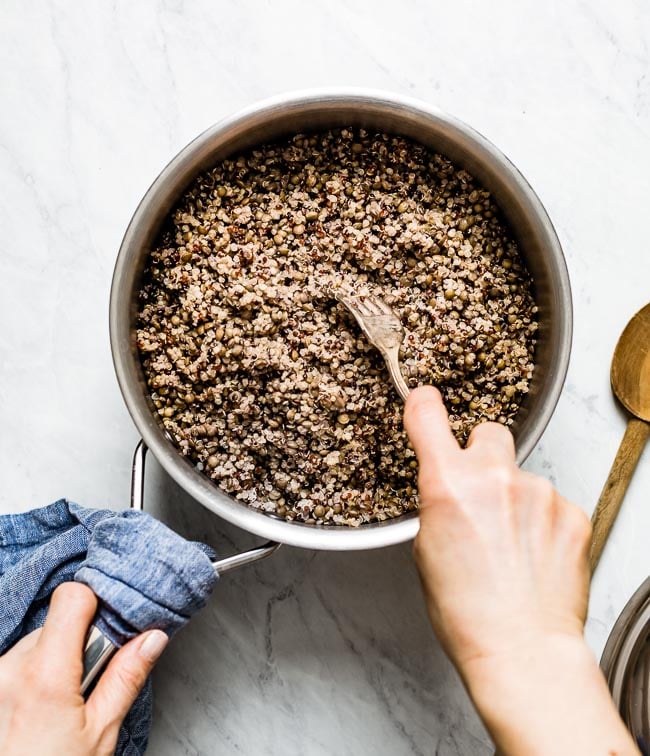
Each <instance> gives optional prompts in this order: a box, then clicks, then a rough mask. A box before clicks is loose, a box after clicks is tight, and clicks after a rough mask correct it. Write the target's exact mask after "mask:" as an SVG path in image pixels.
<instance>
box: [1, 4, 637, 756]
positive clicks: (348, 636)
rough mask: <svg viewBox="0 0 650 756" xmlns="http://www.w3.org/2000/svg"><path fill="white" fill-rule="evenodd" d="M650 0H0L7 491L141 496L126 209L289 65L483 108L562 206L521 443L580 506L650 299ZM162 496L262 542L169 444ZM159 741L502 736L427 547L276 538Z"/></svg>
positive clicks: (598, 619)
mask: <svg viewBox="0 0 650 756" xmlns="http://www.w3.org/2000/svg"><path fill="white" fill-rule="evenodd" d="M649 42H650V9H649V8H648V6H647V4H646V3H644V2H643V0H622V2H620V3H616V4H614V3H611V2H608V1H607V0H590V2H586V1H578V0H567V1H566V2H560V0H551V2H547V3H539V2H533V0H505V1H503V0H502V1H501V2H498V3H479V2H470V1H469V0H455V1H454V2H447V3H441V2H426V1H425V0H401V2H399V3H398V2H395V0H392V2H387V1H384V0H382V1H381V2H380V1H379V0H375V2H373V3H370V2H366V3H362V2H356V1H355V0H328V2H319V3H300V2H297V0H294V1H287V2H283V1H281V0H278V2H273V3H272V2H269V1H268V0H266V1H263V0H227V1H226V0H222V2H219V3H215V2H210V0H195V1H194V2H183V0H166V1H162V0H161V1H160V2H151V1H150V0H139V1H138V2H129V0H113V2H110V3H109V2H99V0H86V1H85V2H84V3H71V2H67V3H66V2H63V0H61V1H60V2H55V1H54V0H43V2H41V3H25V2H21V0H4V2H3V3H2V6H1V8H0V70H1V72H2V73H1V74H0V181H1V184H2V202H1V203H0V231H1V236H0V238H1V239H2V244H1V246H0V324H1V328H0V422H1V428H2V432H1V433H0V459H1V460H2V487H1V488H0V511H3V512H10V511H18V510H25V509H28V508H31V507H34V506H40V505H42V504H45V503H47V502H49V501H51V500H53V499H55V498H57V497H59V496H67V497H70V498H72V499H75V500H77V501H79V502H81V503H85V504H87V505H91V506H105V505H106V506H111V507H115V508H119V507H124V506H126V504H127V498H128V477H129V464H130V456H131V451H132V448H133V446H134V444H135V441H136V432H135V429H134V427H133V425H132V423H131V421H130V419H129V417H128V415H127V412H126V410H125V408H124V406H123V404H122V401H121V398H120V395H119V393H118V389H117V385H116V382H115V379H114V376H113V370H112V366H111V360H110V355H109V345H108V329H107V306H108V291H109V284H110V277H111V272H112V266H113V263H114V259H115V255H116V252H117V249H118V246H119V243H120V239H121V235H122V233H123V231H124V229H125V227H126V225H127V222H128V220H129V218H130V216H131V213H132V211H133V209H134V208H135V206H136V204H137V202H138V200H139V199H140V197H141V196H142V194H143V192H144V191H145V189H146V188H147V186H148V185H149V183H150V181H151V180H152V179H153V178H154V176H155V175H156V174H157V173H158V171H159V169H160V168H161V167H162V166H163V165H164V164H165V163H166V162H167V161H168V160H169V159H170V158H171V157H172V156H173V155H174V154H175V153H176V152H177V151H178V150H179V149H180V148H181V147H182V146H183V145H185V144H186V143H187V142H188V141H189V140H190V139H191V138H193V137H194V136H195V135H196V134H198V133H199V132H200V131H202V130H203V129H204V128H205V127H207V126H208V125H210V124H211V123H213V122H214V121H216V120H218V119H219V118H221V117H222V116H224V115H226V114H229V113H231V112H232V111H233V110H235V109H237V108H239V107H241V106H243V105H246V104H249V103H251V102H253V101H255V100H257V99H259V98H262V97H265V96H267V95H270V94H274V93H279V92H282V91H284V90H288V89H294V88H302V87H309V86H312V85H321V86H323V85H340V84H346V85H362V86H372V87H378V88H385V89H388V90H394V91H397V92H405V93H408V94H411V95H414V96H418V97H420V98H422V99H423V100H426V101H428V102H431V103H434V104H436V105H438V106H440V107H442V108H444V109H446V110H448V111H450V112H452V113H454V114H456V115H457V116H459V117H461V118H463V119H464V120H466V121H468V122H469V123H471V124H473V125H474V126H475V127H476V128H478V129H479V130H480V131H481V132H483V133H484V134H485V135H486V136H487V137H488V138H490V139H491V140H493V141H494V142H495V143H496V144H497V145H498V146H499V147H501V149H502V150H503V151H504V152H505V153H506V154H507V155H509V156H510V158H511V159H512V160H513V161H514V162H515V164H517V165H518V166H519V168H520V169H521V170H522V171H523V173H524V174H525V175H526V176H527V178H528V179H529V180H530V182H531V183H532V185H533V186H534V188H535V189H536V190H537V192H538V193H539V195H540V197H541V198H542V201H543V202H544V203H545V204H546V207H547V208H548V211H549V213H550V215H551V217H552V219H553V220H554V222H555V224H556V227H557V230H558V233H559V235H560V238H561V241H562V243H563V245H564V249H565V252H566V255H567V259H568V264H569V268H570V273H571V277H572V281H573V287H574V295H575V340H574V350H573V358H572V361H571V367H570V372H569V377H568V382H567V385H566V389H565V391H564V394H563V397H562V399H561V401H560V404H559V406H558V409H557V412H556V413H555V416H554V418H553V420H552V422H551V424H550V426H549V428H548V430H547V432H546V434H545V435H544V437H543V439H542V441H541V443H540V444H539V446H538V448H537V449H536V450H535V452H534V453H533V455H532V456H531V458H530V460H529V462H528V463H527V467H528V468H529V469H531V470H534V471H537V472H541V473H543V474H546V475H548V476H549V477H551V478H552V480H553V481H554V482H555V483H556V484H557V486H558V487H559V488H560V489H561V490H562V491H563V492H564V493H565V494H566V495H567V496H568V497H570V498H572V499H574V500H575V501H577V502H579V503H580V504H581V506H583V507H584V509H585V510H586V511H588V512H590V511H591V509H592V508H593V506H594V503H595V501H596V499H597V497H598V494H599V491H600V488H601V486H602V484H603V481H604V479H605V476H606V473H607V470H608V468H609V465H610V463H611V460H612V458H613V456H614V453H615V450H616V447H617V444H618V442H619V439H620V438H621V435H622V433H623V428H624V423H625V418H624V415H623V413H622V412H621V411H620V409H619V408H618V407H617V405H616V403H615V402H614V400H613V399H612V396H611V394H610V390H609V384H608V370H609V361H610V357H611V353H612V350H613V347H614V344H615V342H616V339H617V336H618V334H619V332H620V330H621V328H622V327H623V325H624V324H625V322H626V321H627V319H628V317H629V316H630V315H632V313H633V312H634V311H635V310H636V309H638V308H639V307H640V306H641V305H643V304H644V303H645V302H646V301H647V300H648V299H650V290H649V289H648V287H647V281H648V273H649V272H650V231H648V225H647V223H646V222H645V219H646V217H647V205H648V197H649V196H650V170H649V167H650V87H649V85H650V75H649V74H648V70H649V60H648V45H649ZM649 460H650V458H649V457H648V454H647V453H646V455H645V456H644V458H643V459H642V463H641V467H640V469H639V471H638V473H637V475H636V478H635V480H634V482H633V484H632V487H631V489H630V492H629V495H628V498H627V501H626V504H625V508H624V510H623V512H622V514H621V516H620V519H619V522H618V524H617V526H616V528H615V530H614V532H613V534H612V537H611V541H610V544H609V546H608V548H607V551H606V553H605V555H604V558H603V561H602V564H601V568H600V570H599V573H598V575H597V578H596V580H595V582H594V585H593V590H592V600H591V608H590V617H589V622H588V627H587V634H588V638H589V642H590V643H591V645H592V647H593V649H594V651H595V652H596V653H598V654H599V653H600V651H601V649H602V647H603V644H604V642H605V640H606V637H607V634H608V632H609V629H610V628H611V625H612V623H613V621H614V619H615V617H616V616H617V614H618V612H619V611H620V609H621V608H622V606H623V605H624V603H625V601H626V600H627V598H628V597H629V595H630V594H631V593H632V592H633V590H634V589H635V588H636V587H637V586H638V585H639V583H640V582H641V581H642V580H643V578H645V577H646V576H647V574H648V568H649V566H650V557H649V556H648V553H649V550H648V540H649V538H650V507H649V506H648V491H650V465H649V464H648V462H649ZM148 497H149V502H150V507H151V508H152V509H153V511H154V512H155V513H156V514H157V515H158V516H160V517H162V518H163V519H165V521H167V522H169V523H170V524H171V525H172V526H173V527H176V528H178V529H179V530H180V531H181V532H183V533H186V534H188V535H189V534H193V535H196V536H199V537H202V538H205V539H206V540H208V541H211V542H213V543H215V544H216V545H217V546H218V547H219V548H220V549H221V550H222V551H223V552H227V551H229V550H231V549H234V548H235V547H243V546H246V545H248V544H250V543H251V542H252V539H250V538H249V537H248V536H246V534H243V533H241V532H238V531H236V530H235V529H234V528H232V527H229V526H227V525H224V524H223V523H221V522H219V521H217V520H216V518H215V517H213V516H212V515H209V514H208V513H207V512H205V511H204V510H202V509H201V508H200V507H199V506H198V505H196V504H194V503H193V502H190V501H187V500H186V497H184V496H183V494H182V493H181V492H180V491H179V490H178V489H177V488H176V487H175V486H174V485H173V484H172V483H171V482H170V481H169V480H168V479H167V478H165V477H164V476H163V475H162V474H161V473H160V472H159V470H158V469H156V467H155V465H151V469H150V475H149V489H148ZM155 684H156V691H157V704H156V718H155V724H154V728H153V733H152V739H151V748H150V753H152V754H155V755H156V756H177V755H178V754H214V753H233V754H245V755H248V754H254V755H257V754H287V755H291V754H296V755H297V754H315V755H318V754H354V755H355V756H356V754H391V755H398V754H429V753H437V754H487V753H489V752H490V746H489V741H488V739H487V737H486V736H485V734H484V732H483V730H482V728H481V726H480V724H479V723H478V721H477V719H476V717H475V715H474V713H473V712H472V709H471V706H470V704H469V702H468V701H467V699H466V697H465V694H464V692H463V690H462V688H461V686H460V684H459V682H458V680H457V678H456V677H455V675H454V673H453V672H452V670H451V669H450V667H449V665H448V663H447V662H446V660H445V659H444V657H443V655H442V653H441V651H440V649H439V647H438V646H437V644H436V643H435V641H434V640H433V639H432V637H431V634H430V631H429V628H428V625H427V621H426V618H425V615H424V612H423V608H422V605H421V601H420V594H419V587H418V585H417V583H416V579H415V572H414V569H413V566H412V563H411V559H410V553H409V547H408V545H404V546H401V547H395V548H391V549H388V550H386V551H380V552H368V553H361V554H349V555H333V554H326V553H320V554H314V553H307V552H301V551H297V550H291V549H285V550H284V553H279V554H278V555H277V556H276V557H274V558H273V559H272V560H270V561H269V562H267V563H266V564H265V565H264V566H263V567H262V566H260V567H259V568H255V569H250V570H249V571H247V572H241V573H239V574H236V575H233V576H232V577H231V578H228V579H224V580H223V582H222V583H221V585H220V586H219V587H218V590H217V591H216V595H215V597H214V600H213V602H212V603H211V605H210V606H209V607H208V609H207V610H206V611H204V612H203V614H202V615H201V616H200V617H198V618H197V619H196V620H195V621H194V622H193V623H192V625H191V626H190V627H189V628H188V629H187V630H186V631H184V632H183V633H182V634H181V635H180V636H179V637H178V639H177V640H175V641H174V643H173V645H172V646H171V648H170V649H169V651H168V652H167V653H166V655H165V657H164V660H163V661H162V662H161V664H160V667H159V669H158V671H157V673H156V676H155Z"/></svg>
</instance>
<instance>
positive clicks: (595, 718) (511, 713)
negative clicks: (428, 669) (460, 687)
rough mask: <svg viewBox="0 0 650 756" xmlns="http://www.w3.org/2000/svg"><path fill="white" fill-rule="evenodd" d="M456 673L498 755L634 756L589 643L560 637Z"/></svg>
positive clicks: (636, 751)
mask: <svg viewBox="0 0 650 756" xmlns="http://www.w3.org/2000/svg"><path fill="white" fill-rule="evenodd" d="M461 674H463V677H464V679H465V684H466V685H467V688H468V690H469V692H470V695H471V697H472V699H473V701H474V703H475V705H476V707H477V709H478V711H479V714H480V715H481V717H482V719H483V721H484V722H485V725H486V727H487V729H488V730H489V732H490V734H491V736H492V738H493V740H494V742H495V744H496V745H497V748H498V752H499V754H500V755H502V756H537V755H538V754H539V756H546V755H547V754H553V756H564V755H565V754H566V756H583V755H584V756H599V755H600V754H602V755H603V756H628V755H630V756H631V755H632V754H634V755H635V756H638V754H639V751H638V750H637V748H636V746H635V745H634V743H633V742H632V739H631V737H630V735H629V733H628V731H627V730H626V728H625V727H624V725H623V722H622V721H621V719H620V717H619V715H618V712H617V711H616V708H615V706H614V703H613V701H612V699H611V696H610V695H609V690H608V688H607V684H606V682H605V680H604V678H603V676H602V674H601V672H600V669H599V668H598V665H597V664H596V660H595V659H594V657H593V655H592V654H591V651H590V650H589V648H588V647H587V645H586V644H585V643H584V642H583V641H581V640H580V639H578V638H575V639H573V638H560V639H555V640H552V641H548V642H546V643H544V644H543V645H542V644H540V645H537V646H533V647H532V651H522V652H521V653H519V654H515V655H513V656H509V657H508V659H507V660H495V659H475V660H473V661H472V662H471V663H469V664H468V665H466V668H465V669H464V670H461Z"/></svg>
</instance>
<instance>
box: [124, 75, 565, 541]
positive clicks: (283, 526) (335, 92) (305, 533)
mask: <svg viewBox="0 0 650 756" xmlns="http://www.w3.org/2000/svg"><path fill="white" fill-rule="evenodd" d="M364 104H366V105H372V106H373V107H375V108H380V107H381V108H385V109H386V110H387V112H390V113H392V114H394V115H395V116H396V117H398V116H400V115H402V116H403V117H408V116H413V117H420V118H422V119H426V120H427V121H429V122H431V123H432V124H436V125H437V126H438V127H439V128H440V129H443V128H444V129H446V130H447V131H448V132H450V133H451V134H452V135H453V136H457V137H460V138H461V139H462V140H463V141H465V142H469V143H471V144H472V147H473V149H474V150H476V151H477V152H478V153H480V155H481V158H483V159H484V160H485V162H486V163H490V164H491V165H496V166H497V167H498V168H499V169H500V170H501V171H502V173H503V174H504V177H505V178H504V181H506V182H507V183H508V188H509V189H510V191H511V192H512V194H513V195H516V196H517V197H518V199H519V200H520V201H521V202H522V203H525V204H526V205H527V207H528V210H529V212H530V213H531V215H532V216H533V217H534V218H535V220H536V221H537V223H538V225H539V230H540V233H543V235H544V240H545V244H546V245H547V246H548V248H549V254H550V255H551V256H552V259H553V261H554V264H555V266H556V273H557V288H558V291H557V292H556V293H557V295H558V297H559V298H560V300H561V302H562V307H563V318H562V322H561V324H560V325H561V332H560V338H559V344H558V347H557V354H556V359H557V362H556V364H555V369H554V371H553V375H552V376H551V380H550V385H549V387H548V388H547V392H546V396H545V400H544V402H543V404H542V407H541V411H540V412H539V413H538V414H537V416H536V421H535V426H534V430H533V432H531V433H529V435H528V437H527V438H526V439H525V441H524V443H522V444H521V445H519V446H518V448H517V462H518V463H519V464H521V463H523V461H524V460H525V459H526V457H527V456H528V455H529V454H530V452H531V451H532V449H533V448H534V446H535V445H536V444H537V442H538V441H539V438H540V437H541V435H542V433H543V432H544V430H545V428H546V426H547V424H548V422H549V420H550V418H551V416H552V414H553V411H554V410H555V407H556V405H557V402H558V400H559V396H560V393H561V390H562V387H563V384H564V380H565V377H566V373H567V369H568V364H569V356H570V350H571V338H572V325H573V323H572V297H571V288H570V283H569V276H568V271H567V267H566V261H565V258H564V255H563V252H562V248H561V245H560V242H559V239H558V237H557V234H556V232H555V229H554V227H553V225H552V223H551V220H550V218H549V216H548V214H547V212H546V210H545V208H544V206H543V205H542V203H541V201H540V199H539V198H538V196H537V194H536V193H535V192H534V191H533V189H532V187H531V186H530V185H529V183H528V182H527V181H526V179H525V178H524V177H523V176H522V174H521V173H520V172H519V170H518V169H517V168H516V167H515V166H514V165H513V164H512V163H511V162H510V160H508V158H507V157H506V156H505V155H504V154H503V153H502V152H501V151H500V150H499V149H498V148H497V147H496V146H495V145H493V144H492V143H491V142H490V141H489V140H487V139H486V138H485V137H483V136H482V135H481V134H480V133H479V132H477V131H476V130H474V129H473V128H472V127H470V126H468V125H467V124H465V123H464V122H463V121H460V120H459V119H457V118H455V117H454V116H451V115H448V114H447V113H445V112H444V111H442V110H440V109H438V108H436V107H434V106H431V105H428V104H427V103H425V102H422V101H419V100H417V99H415V98H411V97H408V96H403V95H396V94H393V93H388V92H384V91H378V90H369V89H361V88H353V87H345V88H337V89H329V88H328V89H310V90H299V91H293V92H288V93H285V94H281V95H278V96H275V97H271V98H268V99H265V100H262V101H260V102H257V103H254V104H252V105H249V106H248V107H245V108H243V109H242V110H239V111H238V112H236V113H234V114H233V115H231V116H228V117H226V118H224V119H222V120H220V121H218V122H217V123H216V124H214V125H212V126H210V127H209V128H207V129H206V130H205V131H203V132H202V133H201V134H200V135H199V136H197V137H196V138H195V139H193V140H192V141H191V142H190V143H189V144H187V145H186V146H185V147H184V148H183V149H182V150H181V151H180V152H179V153H178V154H177V155H176V156H175V157H174V158H173V159H172V160H171V161H170V162H169V163H168V164H167V165H166V166H165V167H164V168H163V170H162V171H161V172H160V174H159V175H158V177H157V178H156V179H155V180H154V182H153V183H152V184H151V186H150V187H149V189H148V190H147V192H146V193H145V195H144V197H143V198H142V200H141V201H140V203H139V204H138V206H137V208H136V210H135V212H134V214H133V217H132V219H131V221H130V223H129V225H128V227H127V229H126V232H125V234H124V237H123V240H122V243H121V246H120V250H119V253H118V256H117V260H116V263H115V270H114V273H113V280H112V285H111V293H110V312H109V326H110V340H111V351H112V356H113V364H114V367H115V372H116V376H117V379H118V383H119V386H120V391H121V393H122V396H123V398H124V401H125V403H126V406H127V409H128V411H129V414H130V415H131V418H132V420H133V422H134V423H135V425H136V427H137V429H138V431H139V432H140V434H141V436H142V438H143V439H144V441H145V443H146V444H147V446H148V447H149V448H150V450H151V451H152V453H153V455H154V456H155V457H156V459H157V460H158V462H159V463H160V464H161V465H162V467H163V468H164V469H165V471H166V472H167V473H168V474H169V475H170V476H171V477H172V478H173V479H174V480H175V481H176V483H178V484H179V485H180V486H181V488H183V489H184V490H185V491H186V492H187V493H188V494H189V495H191V496H192V497H193V498H195V499H197V500H198V501H199V502H200V503H202V504H203V505H204V506H206V507H207V508H208V509H210V510H211V511H213V512H214V513H216V514H218V515H219V516H221V517H223V518H224V519H226V520H228V521H229V522H231V523H233V524H235V525H237V526H238V527H241V528H243V529H244V530H247V531H249V532H251V533H254V534H256V535H259V536H261V537H264V538H266V539H270V540H274V541H279V542H281V543H285V544H289V545H293V546H298V547H303V548H314V549H322V550H357V549H371V548H379V547H384V546H389V545H392V544H396V543H401V542H404V541H408V540H411V539H413V538H414V537H415V536H416V534H417V532H418V529H419V517H418V513H417V512H413V513H408V514H406V515H402V516H401V517H399V518H395V519H392V520H386V521H384V522H380V523H371V524H366V525H361V526H359V527H357V528H352V527H344V526H331V525H330V526H322V525H307V524H305V523H296V522H287V521H285V520H280V519H279V518H274V517H272V516H270V515H268V514H266V513H264V512H262V511H260V510H256V509H254V508H252V507H250V506H248V505H247V504H245V503H243V502H239V501H236V500H234V499H232V498H231V497H229V496H228V495H226V494H225V493H224V492H222V491H220V489H218V487H217V486H216V485H215V484H214V483H213V482H212V481H211V480H209V479H208V478H207V477H206V476H205V475H203V474H202V473H200V472H199V471H197V470H196V469H195V468H194V466H193V465H191V463H189V462H188V461H187V460H186V459H185V458H183V457H182V455H181V454H180V452H178V450H177V449H176V447H175V446H174V445H173V444H172V442H171V440H169V439H168V437H166V435H165V432H164V431H163V430H162V429H161V427H160V426H159V425H158V423H157V421H156V420H155V418H154V416H153V413H152V412H151V410H150V409H149V408H148V407H146V408H145V407H144V406H143V402H142V400H141V397H140V400H138V396H139V395H140V394H141V393H142V392H141V389H140V386H139V385H137V384H138V382H137V381H136V380H135V377H134V375H133V374H132V371H131V370H130V367H129V356H130V355H129V351H130V344H127V343H126V342H127V341H128V339H126V338H125V330H124V329H125V322H126V321H125V318H128V317H129V316H128V314H126V312H125V311H124V310H126V306H125V303H124V301H123V300H124V296H125V295H124V291H125V290H126V289H128V286H127V281H128V280H129V278H130V277H131V276H132V275H133V271H132V268H133V259H132V258H133V255H134V254H135V252H134V251H133V250H134V248H137V245H138V244H139V243H140V242H139V238H138V237H139V236H141V234H142V231H141V226H142V225H143V224H146V222H147V217H148V216H149V215H151V214H152V213H153V211H154V209H155V208H156V206H157V205H159V203H160V200H161V198H162V197H163V194H166V193H167V186H168V184H169V182H170V181H171V182H173V181H174V179H175V177H176V178H178V177H179V175H180V174H181V173H184V172H185V171H186V170H187V168H188V166H189V164H191V163H193V160H195V159H196V156H197V155H198V154H199V153H200V152H201V151H205V150H206V149H207V147H208V145H210V144H212V143H214V142H215V140H216V139H217V138H218V137H219V136H220V135H225V134H227V133H229V132H231V133H232V132H234V131H235V130H236V129H237V127H239V126H243V125H245V124H247V123H248V122H249V121H251V119H257V120H258V121H259V120H260V119H263V118H266V119H272V118H273V117H274V114H275V115H277V114H278V113H279V112H282V113H286V112H287V111H290V110H291V109H294V110H296V111H299V110H301V109H303V108H305V107H307V106H323V107H331V108H333V107H336V106H337V105H346V106H350V105H358V106H362V105H364Z"/></svg>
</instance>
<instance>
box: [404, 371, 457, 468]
mask: <svg viewBox="0 0 650 756" xmlns="http://www.w3.org/2000/svg"><path fill="white" fill-rule="evenodd" d="M404 427H405V428H406V432H407V433H408V437H409V440H410V442H411V444H412V445H413V448H414V449H415V453H416V455H417V458H418V462H419V463H420V465H421V466H422V465H431V464H437V463H439V461H440V459H441V458H448V457H449V456H450V455H452V454H453V453H454V452H457V451H459V449H460V447H459V446H458V442H457V441H456V439H455V438H454V435H453V433H452V432H451V428H450V427H449V417H448V415H447V410H446V409H445V405H444V404H443V403H442V397H441V396H440V392H439V391H438V389H435V388H433V386H421V387H420V388H416V389H415V390H413V391H411V393H410V394H409V397H408V399H407V401H406V407H405V409H404Z"/></svg>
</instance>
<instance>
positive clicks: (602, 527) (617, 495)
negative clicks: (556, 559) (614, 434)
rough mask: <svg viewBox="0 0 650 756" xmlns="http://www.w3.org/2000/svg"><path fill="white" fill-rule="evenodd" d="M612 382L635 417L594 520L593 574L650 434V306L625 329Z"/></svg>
mask: <svg viewBox="0 0 650 756" xmlns="http://www.w3.org/2000/svg"><path fill="white" fill-rule="evenodd" d="M611 381H612V389H613V391H614V394H615V395H616V396H617V398H618V400H619V401H620V403H621V404H622V405H623V406H624V407H625V409H627V410H628V412H630V413H631V414H632V417H631V418H630V420H629V422H628V424H627V429H626V430H625V435H624V436H623V440H622V441H621V445H620V446H619V447H618V452H617V453H616V458H615V459H614V464H613V465H612V469H611V470H610V471H609V477H608V478H607V482H606V483H605V487H604V488H603V492H602V493H601V495H600V499H598V504H596V509H595V511H594V514H593V517H592V518H591V524H592V527H593V534H592V537H591V548H590V550H589V566H590V568H591V572H592V574H593V572H594V570H595V569H596V566H597V565H598V560H599V559H600V555H601V554H602V553H603V549H604V548H605V543H606V541H607V536H608V535H609V531H610V530H611V529H612V525H613V524H614V520H615V519H616V515H617V514H618V510H619V509H620V508H621V504H622V503H623V497H624V496H625V492H626V491H627V487H628V485H629V484H630V480H631V479H632V475H633V474H634V470H635V468H636V464H637V462H638V461H639V457H640V456H641V452H642V451H643V447H644V446H645V442H646V441H647V439H648V436H649V435H650V304H649V305H646V306H645V307H644V308H643V309H642V310H639V312H637V314H636V315H635V316H634V317H633V318H632V320H630V322H629V323H628V324H627V325H626V326H625V330H624V331H623V333H622V334H621V337H620V339H619V340H618V344H617V345H616V349H615V350H614V358H613V360H612V372H611Z"/></svg>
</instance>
